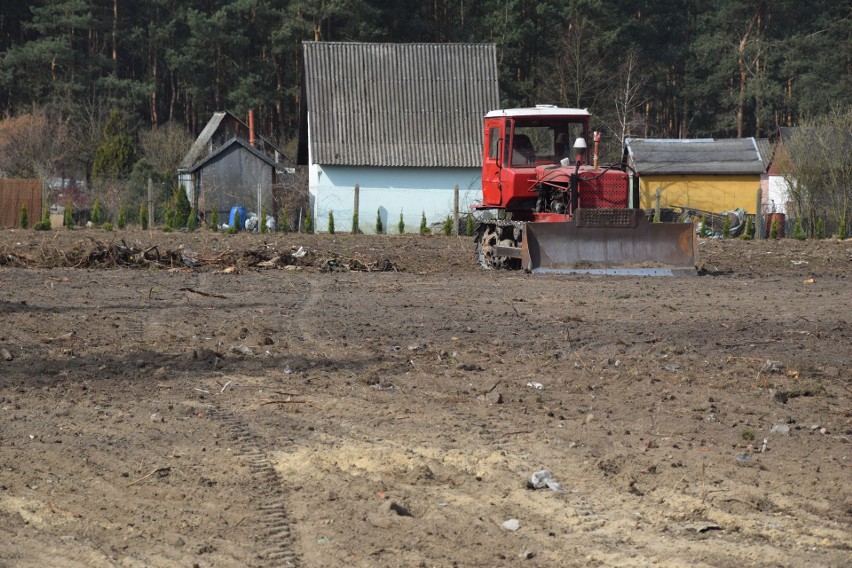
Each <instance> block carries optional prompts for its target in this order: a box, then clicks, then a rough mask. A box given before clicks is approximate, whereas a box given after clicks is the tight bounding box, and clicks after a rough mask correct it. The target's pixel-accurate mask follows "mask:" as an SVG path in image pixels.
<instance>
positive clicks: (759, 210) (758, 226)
mask: <svg viewBox="0 0 852 568" xmlns="http://www.w3.org/2000/svg"><path fill="white" fill-rule="evenodd" d="M763 236H764V235H763V192H762V191H761V190H760V189H758V190H757V203H756V204H755V214H754V238H755V239H762V238H763Z"/></svg>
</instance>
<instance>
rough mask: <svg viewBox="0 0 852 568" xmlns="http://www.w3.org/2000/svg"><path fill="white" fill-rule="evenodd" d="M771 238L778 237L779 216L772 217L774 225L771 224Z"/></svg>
mask: <svg viewBox="0 0 852 568" xmlns="http://www.w3.org/2000/svg"><path fill="white" fill-rule="evenodd" d="M769 238H770V239H777V238H778V218H777V217H775V218H773V219H772V225H770V226H769Z"/></svg>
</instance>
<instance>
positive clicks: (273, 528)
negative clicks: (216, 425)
mask: <svg viewBox="0 0 852 568" xmlns="http://www.w3.org/2000/svg"><path fill="white" fill-rule="evenodd" d="M210 416H211V417H212V418H214V419H215V420H218V421H219V422H221V423H222V424H224V425H225V427H226V428H228V430H229V431H230V434H231V437H232V439H233V440H234V441H235V442H236V444H237V450H238V454H239V455H240V456H243V457H244V458H246V459H247V460H248V466H249V469H250V471H251V473H252V475H253V476H254V478H255V480H256V483H255V488H256V489H257V490H258V491H260V492H262V493H263V494H264V495H265V496H266V499H265V500H264V502H263V503H262V504H260V505H258V507H257V510H258V514H257V517H256V518H255V521H256V522H257V524H258V526H260V527H261V530H262V532H261V533H260V535H259V536H258V544H259V545H260V550H259V551H258V557H260V558H261V559H262V560H264V561H265V562H268V563H269V564H264V566H282V567H296V566H299V565H300V560H299V556H298V554H296V552H295V551H294V550H293V545H294V544H295V538H294V536H293V532H292V530H291V529H290V521H289V517H288V515H287V508H286V506H285V501H286V495H285V493H284V489H283V480H282V479H281V478H280V476H279V475H278V473H277V472H276V471H275V468H274V467H272V462H271V461H270V460H269V457H268V456H267V453H266V451H264V450H263V448H262V447H261V444H260V442H259V440H258V438H257V436H255V435H254V433H253V432H252V431H251V429H250V428H249V427H248V426H247V425H246V424H245V423H244V422H243V421H241V420H240V419H239V418H237V417H236V416H235V415H234V414H232V413H231V412H228V411H226V410H222V409H221V408H215V409H213V410H212V411H211V412H210Z"/></svg>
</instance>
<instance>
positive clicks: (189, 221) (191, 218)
mask: <svg viewBox="0 0 852 568" xmlns="http://www.w3.org/2000/svg"><path fill="white" fill-rule="evenodd" d="M196 225H197V221H196V219H195V207H193V208H192V209H190V210H189V215H188V216H187V218H186V228H187V229H189V230H190V231H194V230H195V227H196Z"/></svg>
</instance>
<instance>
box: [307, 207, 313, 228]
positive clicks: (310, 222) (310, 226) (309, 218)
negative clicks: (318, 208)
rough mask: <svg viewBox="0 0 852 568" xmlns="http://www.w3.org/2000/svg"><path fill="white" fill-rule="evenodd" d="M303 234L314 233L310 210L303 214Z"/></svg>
mask: <svg viewBox="0 0 852 568" xmlns="http://www.w3.org/2000/svg"><path fill="white" fill-rule="evenodd" d="M305 232H306V233H313V232H314V222H313V219H311V210H310V209H308V210H307V211H306V212H305Z"/></svg>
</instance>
